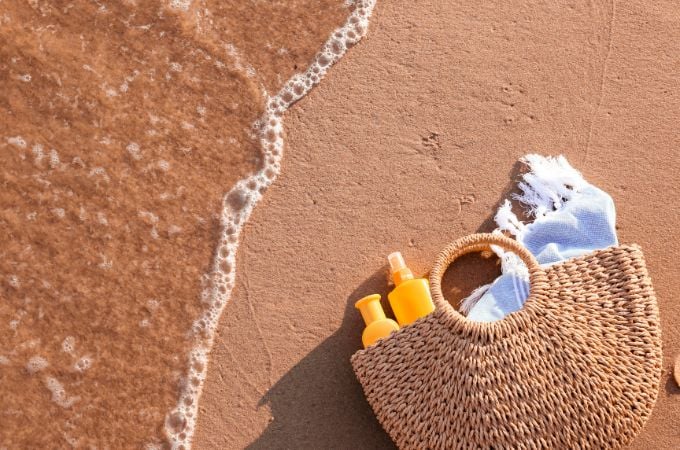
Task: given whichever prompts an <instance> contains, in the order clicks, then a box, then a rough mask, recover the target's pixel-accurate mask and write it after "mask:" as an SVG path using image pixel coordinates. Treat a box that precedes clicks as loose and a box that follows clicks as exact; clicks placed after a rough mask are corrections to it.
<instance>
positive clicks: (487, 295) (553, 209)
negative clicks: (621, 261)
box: [461, 155, 618, 322]
mask: <svg viewBox="0 0 680 450" xmlns="http://www.w3.org/2000/svg"><path fill="white" fill-rule="evenodd" d="M522 161H523V162H524V163H525V164H527V165H528V167H529V169H530V171H529V172H528V173H526V174H524V175H523V177H522V178H523V181H522V182H520V183H519V188H520V190H521V191H522V193H521V194H519V195H515V196H513V198H514V199H516V200H518V201H519V202H520V203H521V204H522V205H523V206H524V207H525V208H527V210H528V212H529V214H530V215H531V216H533V217H534V221H533V222H532V223H529V224H524V223H522V222H520V221H519V219H518V218H517V216H516V215H515V214H514V213H513V212H512V210H511V206H512V205H511V203H510V201H509V200H506V201H505V203H504V204H503V205H502V206H501V207H500V208H499V210H498V213H497V214H496V217H495V220H496V224H497V225H498V230H497V232H501V231H506V232H508V233H509V234H511V235H513V236H514V237H515V239H517V240H518V241H519V242H520V243H522V244H523V245H524V246H525V247H526V248H527V249H529V250H530V251H531V253H533V254H534V256H535V257H536V259H537V260H538V262H539V263H540V264H541V265H542V266H544V267H546V266H549V265H551V264H554V263H556V262H559V261H563V260H565V259H568V258H573V257H577V256H581V255H584V254H586V253H590V252H592V251H594V250H597V249H602V248H606V247H609V246H612V245H617V244H618V239H617V237H616V229H615V225H616V211H615V209H614V201H613V200H612V198H611V197H610V196H609V195H608V194H607V193H606V192H604V191H602V190H601V189H598V188H596V187H595V186H593V185H591V184H590V183H588V182H587V181H585V180H584V179H583V177H582V176H581V174H580V173H579V172H578V171H577V170H576V169H574V168H573V167H571V166H570V165H569V163H568V162H567V160H566V159H565V158H564V157H563V156H558V157H544V156H540V155H527V156H525V157H524V158H522ZM493 250H494V251H495V252H496V253H497V254H498V256H499V257H500V258H501V270H502V272H503V274H502V275H501V276H500V277H498V278H497V279H496V280H495V281H494V282H493V283H490V284H487V285H485V286H482V287H480V288H478V289H476V290H475V291H474V292H473V293H472V294H471V295H470V296H469V297H468V298H467V299H465V300H464V301H463V302H462V303H461V310H462V311H463V313H467V316H468V318H469V319H471V320H475V321H479V322H493V321H496V320H500V319H502V318H503V317H505V316H506V315H507V314H510V313H511V312H514V311H517V310H519V309H521V308H522V305H523V304H524V301H525V300H526V298H527V296H528V294H529V284H528V273H527V269H526V267H525V266H524V264H523V263H522V262H521V261H520V260H519V258H518V257H516V256H515V255H514V254H512V253H508V252H504V251H503V250H502V249H499V248H496V247H494V248H493Z"/></svg>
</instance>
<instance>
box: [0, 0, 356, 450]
mask: <svg viewBox="0 0 680 450" xmlns="http://www.w3.org/2000/svg"><path fill="white" fill-rule="evenodd" d="M352 8H353V7H352V6H351V5H349V4H348V3H347V2H343V1H342V0H323V1H318V0H315V1H312V0H299V1H294V2H248V3H245V2H242V1H238V0H233V1H219V2H218V1H216V0H212V1H194V2H191V1H190V0H174V1H171V2H166V3H158V2H143V1H139V2H136V1H127V2H120V3H114V2H112V3H110V4H109V3H104V2H77V3H73V4H66V3H63V2H41V1H38V0H35V1H31V2H27V3H23V2H12V3H11V4H8V3H7V2H3V3H0V174H1V175H0V182H1V183H2V190H0V230H1V233H0V249H1V250H0V255H1V258H0V296H1V298H2V301H1V302H0V398H1V399H2V400H1V401H0V422H1V423H2V427H0V447H3V446H5V447H8V448H27V447H45V448H46V447H68V446H69V445H72V446H75V447H89V446H96V447H98V448H120V447H143V446H144V445H150V446H151V447H153V446H156V445H158V446H164V445H168V444H170V443H171V442H170V441H168V438H167V436H166V427H169V428H170V429H171V430H174V431H177V432H178V436H179V437H180V440H182V439H186V438H187V435H186V434H187V432H188V431H189V430H184V429H185V428H186V427H187V424H186V422H187V420H193V419H191V418H187V417H185V416H178V415H176V414H169V412H170V411H172V410H173V409H174V408H175V406H176V404H177V402H178V398H180V397H179V396H180V393H181V392H183V391H184V390H186V388H187V386H188V385H191V384H192V383H195V384H200V380H195V379H187V376H186V374H187V373H188V370H189V368H188V367H187V365H188V361H189V358H188V354H189V351H190V349H192V348H194V347H195V341H196V336H195V335H196V333H195V331H196V330H195V328H196V327H195V325H196V323H195V322H196V321H197V320H198V319H199V318H200V317H201V315H202V314H204V312H205V311H206V309H209V308H210V307H213V306H214V305H213V304H212V303H211V302H214V300H213V299H211V298H210V296H209V295H208V296H206V295H201V294H202V293H205V292H206V288H207V285H210V283H211V282H213V281H212V280H211V277H210V276H207V275H206V273H210V272H211V270H212V269H211V266H212V263H213V257H214V256H216V255H215V254H214V253H215V251H216V250H215V248H216V243H217V242H218V241H219V239H220V236H222V235H223V234H224V233H223V230H222V228H223V227H222V225H223V224H224V218H223V217H222V216H221V215H220V214H224V211H223V209H224V208H223V205H222V203H221V200H222V196H223V195H224V193H225V192H226V191H228V190H229V188H230V187H231V186H232V185H234V183H235V182H236V181H237V180H240V179H242V178H243V177H244V176H245V175H246V174H247V173H250V172H252V171H254V170H256V169H258V168H259V169H262V168H264V167H266V166H267V164H269V163H271V161H267V160H262V158H261V155H262V152H261V148H260V145H261V142H260V140H259V138H258V135H257V130H256V129H255V128H253V123H254V122H255V121H256V120H257V119H258V118H260V117H261V116H262V115H263V113H265V110H266V108H265V107H266V105H267V102H268V101H269V95H272V94H273V93H276V91H277V90H278V89H279V88H280V87H281V86H283V84H284V83H285V82H286V80H288V79H289V78H290V77H291V75H293V74H294V73H296V72H300V71H303V70H304V69H306V68H307V66H308V65H309V63H310V62H311V61H312V59H313V57H314V55H315V53H316V52H317V50H318V49H319V48H320V47H321V45H322V43H324V42H325V41H326V40H327V38H328V36H329V35H330V34H331V32H332V30H333V29H335V28H336V27H338V26H340V25H341V24H343V23H344V22H345V20H346V19H347V17H348V15H349V14H350V12H351V11H352ZM313 82H318V79H316V80H313ZM308 87H309V86H308ZM305 92H306V90H305ZM295 95H296V94H293V97H295ZM291 98H292V97H291ZM292 99H293V100H294V98H292ZM288 100H291V99H288ZM281 106H284V105H281ZM270 108H271V105H270ZM276 139H280V136H276ZM272 141H274V139H272ZM277 164H278V163H277ZM277 168H278V166H277ZM245 201H246V200H243V199H239V198H236V197H233V196H232V197H230V198H227V206H228V205H232V206H233V205H234V203H239V202H245ZM237 206H238V205H237ZM244 220H245V218H244ZM226 264H228V263H224V264H223V265H222V266H220V270H222V271H223V272H229V271H231V270H232V268H231V267H227V266H226ZM208 287H209V286H208ZM222 294H225V293H224V292H223V293H222ZM217 318H218V317H216V318H214V320H215V321H216V320H217ZM209 337H210V336H208V338H209ZM193 364H194V366H195V367H193V368H192V369H191V370H194V371H195V372H198V373H201V372H203V370H204V368H203V367H200V366H201V365H202V364H205V361H194V362H193ZM182 401H183V402H186V403H187V405H186V406H189V405H188V402H189V401H190V400H189V399H188V398H186V397H182ZM189 410H190V411H191V410H193V411H195V405H193V409H192V408H189ZM172 443H177V439H176V438H174V440H173V441H172Z"/></svg>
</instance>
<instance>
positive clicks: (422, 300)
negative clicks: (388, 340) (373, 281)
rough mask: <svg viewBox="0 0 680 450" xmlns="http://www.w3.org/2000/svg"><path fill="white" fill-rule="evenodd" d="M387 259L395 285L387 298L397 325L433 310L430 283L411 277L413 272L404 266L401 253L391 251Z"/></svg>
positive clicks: (409, 322)
mask: <svg viewBox="0 0 680 450" xmlns="http://www.w3.org/2000/svg"><path fill="white" fill-rule="evenodd" d="M387 260H388V261H389V263H390V271H391V272H392V280H394V285H395V288H394V290H392V292H390V293H389V294H388V295H387V298H388V300H389V301H390V305H391V306H392V311H394V316H395V317H396V318H397V322H399V325H400V326H402V327H403V326H406V325H409V324H411V323H413V322H414V321H415V320H416V319H420V318H421V317H425V316H426V315H428V314H430V313H431V312H432V311H434V303H433V302H432V295H431V294H430V283H429V282H428V281H427V280H426V279H425V278H414V277H413V272H411V270H410V269H409V268H408V267H406V263H405V262H404V258H403V257H402V256H401V253H399V252H394V253H391V254H390V255H389V256H388V257H387Z"/></svg>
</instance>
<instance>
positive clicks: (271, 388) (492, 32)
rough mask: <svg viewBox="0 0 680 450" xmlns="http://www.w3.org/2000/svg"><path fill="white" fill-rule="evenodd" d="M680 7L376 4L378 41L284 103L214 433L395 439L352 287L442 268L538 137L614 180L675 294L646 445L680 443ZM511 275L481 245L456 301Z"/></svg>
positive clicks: (625, 226) (293, 444)
mask: <svg viewBox="0 0 680 450" xmlns="http://www.w3.org/2000/svg"><path fill="white" fill-rule="evenodd" d="M679 23H680V17H679V16H678V12H677V8H676V6H675V5H674V3H673V2H670V1H668V2H661V3H657V4H655V5H654V6H647V5H646V4H645V3H644V2H633V3H626V4H619V3H618V2H616V3H610V2H595V3H591V2H581V1H578V2H572V3H570V4H569V5H564V6H562V5H560V6H557V5H555V6H545V5H543V4H541V5H527V4H525V3H524V2H519V1H513V2H510V3H508V4H507V5H505V6H503V7H499V6H498V5H489V6H476V5H475V6H471V5H468V4H465V3H464V2H452V3H449V4H442V3H440V2H433V1H426V2H419V3H418V4H417V5H415V4H413V3H412V2H407V1H401V0H399V1H396V0H395V1H392V2H381V3H378V5H377V7H376V10H375V12H374V14H373V17H372V19H371V28H370V31H369V34H368V36H367V37H366V38H364V41H363V42H362V43H361V44H359V45H358V46H357V47H356V48H354V49H353V50H352V53H351V54H350V55H349V56H348V57H347V58H345V59H343V60H341V61H340V63H339V64H337V65H336V66H335V67H334V68H333V69H332V70H331V71H330V73H329V75H328V76H327V77H326V79H325V80H324V82H323V83H322V84H321V85H320V86H319V87H317V88H316V89H315V90H314V91H312V93H311V94H310V95H309V96H307V97H306V98H305V99H303V100H302V101H300V102H299V103H298V104H297V105H296V106H295V107H294V108H293V109H292V110H291V111H290V112H289V114H288V116H289V117H287V118H286V133H287V141H286V142H287V153H286V157H285V158H284V161H283V167H282V175H281V176H280V177H279V178H278V180H277V181H276V183H275V184H274V185H273V187H272V188H270V189H269V191H268V192H267V194H266V195H265V197H264V199H263V201H262V202H261V203H260V204H259V205H258V207H257V208H256V210H255V212H254V213H253V215H252V217H251V219H250V221H249V222H248V224H247V225H246V227H245V232H244V235H243V237H242V244H241V247H240V250H239V254H238V257H237V267H238V271H239V272H238V273H239V275H238V276H237V279H236V287H235V289H234V292H233V295H232V299H231V301H230V303H229V304H228V306H227V307H226V308H225V311H224V314H223V316H222V321H221V325H220V329H219V336H218V338H217V341H216V343H215V347H214V350H213V353H212V357H211V363H210V367H209V372H208V374H209V375H208V380H207V382H206V386H205V390H204V394H203V398H202V401H201V408H200V410H201V414H200V416H199V423H198V430H197V434H196V439H195V442H196V448H253V449H256V448H262V449H276V448H281V449H283V448H310V449H315V448H366V449H368V448H371V449H374V448H392V447H393V445H392V443H391V442H390V441H389V438H388V437H387V435H386V434H385V433H384V432H383V431H382V430H381V429H380V426H379V425H378V423H377V421H376V420H375V419H374V418H373V415H372V413H371V411H370V408H369V406H368V404H367V403H366V402H365V400H364V398H363V395H362V393H361V388H360V386H359V385H358V383H357V382H356V380H355V378H354V376H353V374H352V371H351V368H350V365H349V357H350V356H351V354H352V353H353V352H354V351H356V350H357V349H358V348H359V347H360V345H361V341H360V334H361V330H362V322H361V319H360V317H359V314H358V313H357V311H356V310H355V309H354V307H353V303H354V302H355V301H356V300H357V299H358V298H360V297H361V296H363V295H366V294H369V293H373V292H378V293H383V294H384V293H386V291H387V286H386V266H385V264H386V260H385V256H386V255H387V254H388V253H389V252H391V251H394V250H401V251H402V252H403V253H404V256H405V257H406V258H407V261H408V262H409V263H410V264H411V265H412V268H413V269H414V270H415V271H417V272H419V273H423V272H425V271H426V270H427V269H428V267H429V265H430V264H431V262H432V261H433V259H434V257H435V255H436V253H437V252H438V251H439V250H440V249H441V248H442V247H443V246H444V245H445V244H446V243H448V242H449V241H450V240H452V239H454V238H456V237H459V236H461V235H464V234H468V233H472V232H475V231H489V230H491V229H492V228H493V222H492V217H493V215H494V214H495V211H496V209H497V207H498V205H499V202H500V201H501V200H503V199H504V198H506V197H507V195H508V193H509V191H510V190H511V189H513V187H514V185H515V183H516V181H517V178H518V175H519V173H520V171H521V170H522V169H521V167H520V166H519V165H518V164H517V163H516V162H517V160H518V158H519V157H520V156H522V155H524V154H526V153H529V152H538V153H543V154H559V153H562V154H564V155H565V156H566V157H567V158H568V159H569V161H570V162H571V164H572V165H574V167H576V168H578V169H579V170H581V171H582V173H583V175H584V176H585V177H586V179H587V180H588V181H590V182H591V183H593V184H595V185H597V186H598V187H601V188H602V189H604V190H606V191H607V192H609V193H610V194H611V195H612V197H613V198H614V200H615V202H616V206H617V212H618V233H619V238H620V240H621V242H626V243H631V242H636V243H639V244H640V245H641V246H642V248H643V250H644V252H645V255H646V258H647V262H648V266H649V270H650V273H651V276H652V278H653V280H654V283H655V288H656V291H657V295H658V300H659V304H660V310H661V316H662V326H663V339H664V373H663V379H662V387H661V390H660V393H659V400H658V402H657V405H656V408H655V410H654V412H653V414H652V418H651V419H650V421H649V422H648V424H647V426H646V428H645V429H644V431H643V433H642V434H641V435H640V436H639V437H638V438H637V439H636V441H635V442H634V443H633V446H632V447H633V448H639V449H647V448H658V449H672V448H677V446H678V443H680V432H679V431H678V427H677V423H678V420H680V389H678V387H677V386H676V385H675V382H674V381H673V379H672V366H673V360H674V357H675V356H676V355H677V354H678V353H680V307H679V306H678V303H677V300H676V291H677V285H678V282H679V281H680V279H679V277H678V273H677V270H676V264H675V262H674V261H675V258H676V256H677V255H678V254H679V252H680V244H679V241H680V232H679V231H678V230H677V226H676V225H677V221H678V215H679V210H678V207H677V199H676V197H677V195H676V187H677V184H678V182H679V181H680V178H679V175H678V173H677V172H678V170H677V169H678V160H677V156H678V149H679V148H680V137H678V134H677V124H678V123H679V122H680V97H679V96H678V93H677V92H675V90H674V87H675V86H677V85H678V82H679V81H680V79H679V76H678V73H680V71H679V70H678V69H680V66H679V65H678V61H680V50H678V47H677V45H676V43H677V42H678V40H679V39H680V27H678V24H679ZM496 273H497V268H496V267H495V265H494V263H493V261H491V260H484V259H482V258H480V257H468V258H464V259H461V260H460V261H459V263H457V264H454V269H453V270H451V271H450V272H449V274H448V278H447V279H446V280H445V292H446V293H447V295H448V298H450V299H451V300H452V301H453V302H455V301H456V300H457V299H460V298H462V297H464V296H465V295H466V293H467V292H469V291H470V290H471V289H472V288H474V287H476V286H477V285H478V284H481V283H483V282H485V281H487V280H490V279H492V278H493V277H494V276H495V274H496Z"/></svg>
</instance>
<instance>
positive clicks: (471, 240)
mask: <svg viewBox="0 0 680 450" xmlns="http://www.w3.org/2000/svg"><path fill="white" fill-rule="evenodd" d="M492 245H497V246H499V247H501V248H503V249H505V250H509V251H511V252H513V253H515V254H516V255H517V256H519V257H520V259H521V260H522V261H523V262H524V264H526V266H527V269H529V284H530V289H533V288H534V286H537V285H538V284H540V281H541V275H542V274H543V269H541V266H540V265H539V264H538V261H537V260H536V258H535V257H534V255H533V254H531V252H530V251H529V250H527V249H526V247H524V246H523V245H522V244H520V243H519V242H517V241H516V240H514V239H510V238H509V237H506V236H504V235H502V234H498V233H477V234H471V235H469V236H465V237H462V238H460V239H457V240H455V241H453V242H452V243H450V244H449V245H448V246H447V247H446V248H445V249H444V250H442V251H441V252H440V253H439V255H438V256H437V259H435V262H434V266H433V267H432V270H430V289H431V291H432V297H433V300H434V304H435V305H436V307H437V308H439V309H444V310H446V309H449V310H453V311H455V313H456V314H457V315H458V316H460V317H463V318H464V316H463V315H462V314H460V313H459V312H458V311H457V310H456V309H455V308H453V307H452V306H451V305H450V304H449V302H448V301H447V300H446V299H445V298H444V294H443V293H442V286H441V281H442V277H443V276H444V272H446V269H447V268H448V267H449V265H450V264H451V263H452V262H453V261H454V260H456V259H457V258H459V257H460V256H463V255H465V254H467V253H475V252H481V251H487V250H490V248H491V246H492Z"/></svg>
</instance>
